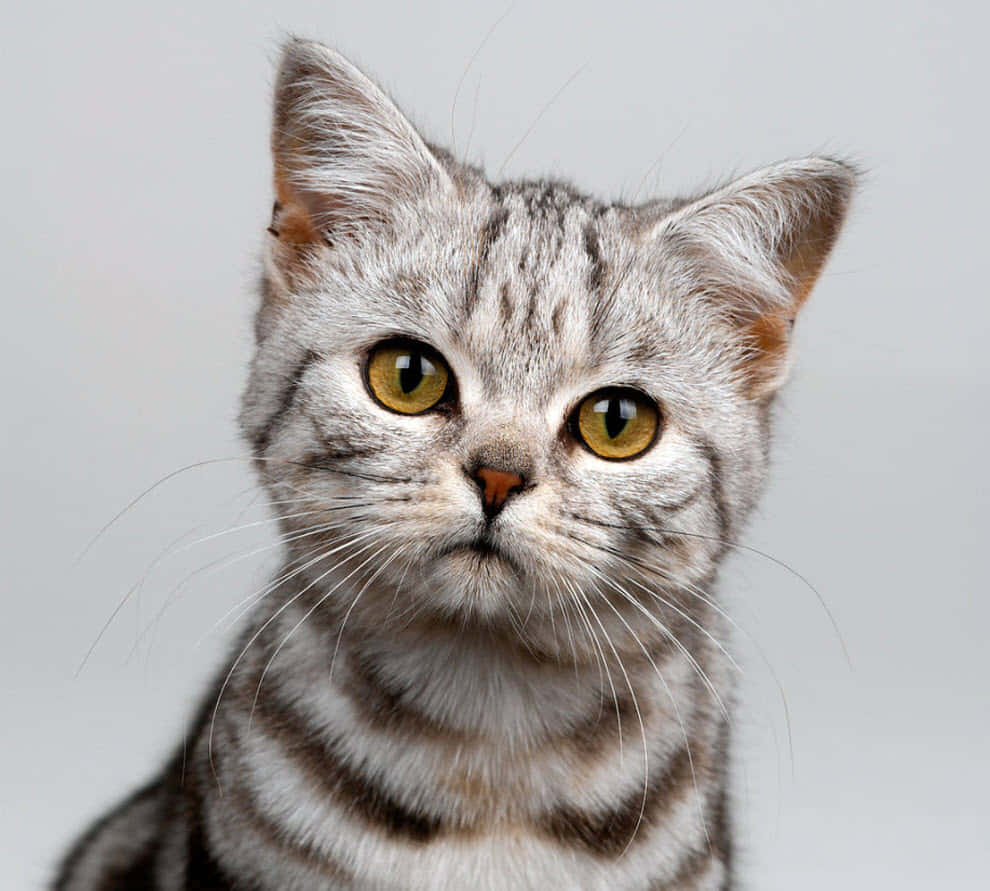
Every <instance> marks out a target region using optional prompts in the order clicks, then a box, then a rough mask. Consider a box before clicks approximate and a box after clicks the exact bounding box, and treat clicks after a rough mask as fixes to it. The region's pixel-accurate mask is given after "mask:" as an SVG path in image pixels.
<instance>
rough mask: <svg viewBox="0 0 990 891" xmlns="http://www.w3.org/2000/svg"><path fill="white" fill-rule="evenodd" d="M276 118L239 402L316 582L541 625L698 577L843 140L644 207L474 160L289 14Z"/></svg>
mask: <svg viewBox="0 0 990 891" xmlns="http://www.w3.org/2000/svg"><path fill="white" fill-rule="evenodd" d="M273 145H274V152H275V167H276V190H277V198H278V201H277V203H276V209H275V214H274V218H273V221H272V227H271V229H270V230H269V232H270V240H269V243H268V247H267V252H266V268H265V282H264V289H263V290H264V298H263V305H262V307H261V310H260V312H259V317H258V329H257V330H258V350H257V354H256V357H255V360H254V364H253V368H252V374H251V379H250V382H249V385H248V388H247V391H246V394H245V399H244V408H243V413H242V422H243V426H244V429H245V432H246V435H247V437H248V439H249V441H250V442H251V444H252V447H253V449H254V451H255V454H256V455H257V456H258V458H259V468H260V472H261V474H262V476H263V478H264V480H265V482H266V484H267V485H268V487H269V490H270V492H271V494H272V497H273V501H274V502H275V504H276V509H277V510H278V511H279V513H280V514H281V515H283V516H285V517H286V519H284V520H283V532H284V534H285V537H286V540H287V542H288V543H289V547H290V550H291V551H292V553H293V556H294V558H295V559H296V560H297V561H298V565H304V564H307V563H309V564H310V565H308V566H307V569H306V571H307V572H308V573H310V574H311V575H314V574H315V577H320V578H321V582H320V584H321V585H322V587H323V588H325V589H327V590H329V589H332V588H333V587H334V586H335V585H336V586H337V588H336V592H335V593H329V594H328V595H327V602H328V604H331V605H332V604H334V603H335V602H336V601H337V600H340V601H343V602H345V603H344V605H345V606H347V604H350V605H351V608H355V606H354V605H355V604H360V606H358V607H356V616H358V617H361V618H359V620H361V621H366V622H376V621H377V622H381V623H387V622H389V621H392V620H396V621H398V620H401V619H402V618H403V617H405V618H409V617H415V616H430V617H433V618H441V619H443V618H445V619H450V620H453V621H458V622H464V623H474V622H477V623H484V624H487V625H490V626H492V627H496V626H508V627H512V628H515V629H517V630H518V629H521V628H522V627H523V626H525V628H526V629H527V635H528V636H529V637H530V638H531V640H532V641H533V642H534V643H537V644H538V645H540V646H545V647H547V648H552V647H554V646H555V644H554V643H552V641H555V640H558V635H557V633H556V628H555V626H556V625H557V624H558V623H560V624H561V625H562V626H563V623H564V621H567V622H568V623H570V622H571V621H572V620H573V622H574V624H575V626H579V625H581V624H582V623H583V625H584V626H591V627H592V628H593V627H594V624H593V623H595V622H599V623H602V622H608V623H610V624H611V625H612V626H615V625H616V623H617V622H619V621H621V622H623V623H624V622H627V621H628V620H629V617H630V616H632V615H634V614H635V613H636V611H637V610H640V611H641V610H642V609H643V605H644V604H648V603H649V601H650V597H651V596H652V593H655V592H656V591H660V590H662V591H666V592H668V594H670V595H671V596H675V594H676V592H677V591H679V590H681V591H683V590H689V589H690V588H691V586H697V585H699V584H701V583H703V582H704V581H705V580H706V579H708V578H709V577H710V576H711V574H712V572H713V570H714V567H715V564H716V562H717V560H718V557H719V556H720V554H721V553H722V551H723V549H724V546H725V544H724V543H725V542H726V541H728V540H731V538H732V536H733V534H734V533H735V531H736V529H737V528H738V526H739V524H740V523H741V522H742V520H743V519H744V517H745V515H746V513H747V511H748V510H749V508H750V506H751V504H752V503H753V500H754V498H755V496H756V494H757V493H758V491H759V488H760V485H761V482H762V479H763V476H764V473H765V464H766V450H767V436H768V430H767V408H768V404H769V401H770V399H771V397H772V394H773V392H774V391H775V389H776V387H777V386H778V385H779V383H780V381H781V379H782V377H783V374H784V372H785V371H786V353H787V340H788V336H789V333H790V326H791V323H792V321H793V318H794V314H795V313H796V311H797V308H798V307H799V305H800V304H801V302H802V301H803V300H804V298H805V296H806V295H807V292H808V290H810V287H811V284H812V282H813V281H814V278H815V277H816V276H817V274H818V271H819V270H820V268H821V265H822V263H823V262H824V260H825V258H826V256H827V254H828V251H829V249H830V247H831V244H832V242H833V240H834V238H835V235H836V233H837V231H838V227H839V223H840V220H841V217H842V214H843V212H844V209H845V206H846V203H847V201H848V197H849V193H850V191H851V187H852V174H851V172H850V171H849V169H848V168H847V167H845V166H844V165H841V164H839V163H837V162H833V161H827V160H820V159H809V160H805V161H799V162H792V163H789V164H784V165H779V166H777V167H775V168H770V169H769V170H766V171H762V172H760V173H758V174H754V175H751V176H749V177H745V178H743V179H742V180H739V181H737V182H736V183H734V184H732V185H730V186H728V187H726V188H724V189H722V190H719V191H716V192H714V193H711V194H709V195H706V196H703V197H701V198H698V199H696V200H694V201H682V202H654V203H651V204H648V205H645V206H642V207H638V208H629V207H622V206H616V205H607V204H602V203H599V202H596V201H593V200H591V199H589V198H586V197H584V196H582V195H580V194H578V193H576V192H575V191H574V190H573V189H571V188H569V187H568V186H565V185H563V184H560V183H553V182H524V183H515V184H508V185H501V186H497V187H493V186H491V185H489V184H488V183H487V182H486V181H485V180H484V178H483V177H482V175H481V174H480V172H479V171H476V170H474V169H471V168H468V167H466V166H464V165H461V164H458V163H457V162H456V161H454V160H453V159H452V158H451V157H450V156H449V155H447V154H445V153H443V152H441V151H439V150H436V149H431V148H429V147H428V146H427V145H426V144H425V143H424V142H423V141H422V139H421V138H420V137H419V136H418V135H417V134H416V133H415V131H414V130H413V129H412V127H411V126H410V125H409V124H408V122H407V121H406V120H405V119H404V118H403V117H402V116H401V114H400V113H399V112H398V111H397V109H396V108H395V107H394V105H392V103H391V102H390V101H389V100H388V99H387V98H386V97H385V96H384V95H383V94H382V93H381V92H380V91H379V90H378V89H377V88H376V87H375V86H374V85H373V84H371V83H370V82H369V81H368V80H367V79H366V78H364V76H363V75H361V74H360V73H359V72H357V71H356V70H355V69H354V68H353V67H352V66H350V65H349V63H347V62H346V61H345V60H343V59H342V58H341V57H339V56H338V55H336V54H335V53H332V52H331V51H329V50H327V49H325V48H324V47H321V46H319V45H316V44H308V43H299V42H295V43H292V44H290V45H289V47H288V48H287V50H286V54H285V57H284V59H283V64H282V68H281V71H280V76H279V81H278V86H277V89H276V112H275V135H274V139H273ZM321 555H322V556H321ZM345 592H346V593H345ZM651 592H652V593H651ZM551 627H553V628H554V632H555V633H554V634H553V635H552V637H551V635H550V634H549V632H548V629H550V628H551ZM613 630H614V628H613ZM562 635H563V631H561V636H562ZM571 645H572V646H573V637H572V643H571Z"/></svg>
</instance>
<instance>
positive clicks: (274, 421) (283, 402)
mask: <svg viewBox="0 0 990 891" xmlns="http://www.w3.org/2000/svg"><path fill="white" fill-rule="evenodd" d="M319 358H320V357H319V356H318V355H317V354H316V353H314V352H313V351H312V350H308V351H307V352H306V355H305V356H304V357H303V359H302V361H300V362H299V364H298V365H296V367H295V370H294V371H293V372H292V375H291V376H290V377H289V382H288V384H286V386H285V389H283V391H282V395H281V396H280V397H279V402H278V408H276V409H275V411H274V412H273V413H272V415H271V417H269V419H268V420H267V421H266V422H265V425H264V426H263V427H262V428H261V429H260V430H259V431H258V432H257V433H256V434H255V436H254V451H255V454H256V455H258V456H259V457H260V456H261V455H264V453H265V451H266V450H267V449H268V445H269V443H270V442H271V438H272V434H273V433H274V432H275V430H276V429H277V428H278V426H279V425H280V424H281V423H282V421H283V420H284V419H285V416H286V414H288V412H289V409H290V408H292V403H293V402H294V401H295V398H296V393H297V392H299V386H300V384H301V383H302V379H303V375H304V374H305V373H306V370H307V369H308V368H309V366H310V365H312V364H313V363H314V362H316V361H317V360H318V359H319Z"/></svg>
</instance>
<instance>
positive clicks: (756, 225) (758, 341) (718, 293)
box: [651, 158, 856, 398]
mask: <svg viewBox="0 0 990 891" xmlns="http://www.w3.org/2000/svg"><path fill="white" fill-rule="evenodd" d="M855 184H856V172H855V170H854V169H853V168H852V167H851V166H850V165H848V164H845V163H843V162H840V161H833V160H830V159H827V158H805V159H803V160H800V161H788V162H784V163H782V164H777V165H774V166H772V167H768V168H765V169H763V170H759V171H757V172H755V173H751V174H749V175H747V176H744V177H742V178H740V179H737V180H735V181H734V182H732V183H730V184H729V185H727V186H725V187H723V188H721V189H717V190H716V191H714V192H711V193H709V194H707V195H705V196H704V197H702V198H699V199H697V200H695V201H692V202H690V203H688V204H685V205H684V206H682V207H681V208H679V209H678V210H675V211H674V212H673V213H671V214H669V215H668V216H666V217H664V218H663V219H662V220H660V221H659V222H658V223H657V224H656V226H655V228H654V230H653V233H652V234H651V239H656V240H657V241H655V242H654V243H655V244H657V243H661V244H663V245H664V246H665V248H666V249H667V250H669V251H670V254H669V256H672V257H673V258H676V259H675V262H676V261H680V262H682V263H683V262H686V263H687V268H686V269H684V272H685V273H686V275H687V276H688V280H690V281H691V282H692V287H693V288H694V289H695V290H696V291H698V292H700V293H701V295H702V296H704V297H706V298H708V299H709V302H710V305H712V306H714V307H715V309H716V312H717V314H718V315H719V316H721V317H723V318H726V319H728V320H729V322H730V323H731V324H732V325H733V327H734V328H735V329H736V330H737V331H738V333H739V334H740V335H741V338H742V342H743V345H744V357H743V362H742V367H741V371H742V373H743V375H744V379H745V385H746V388H747V390H748V392H749V393H750V395H752V396H753V397H755V398H759V397H763V396H768V395H770V394H772V393H773V392H774V391H775V390H776V389H777V388H778V387H779V386H780V384H781V383H783V380H784V378H785V377H786V373H787V365H788V345H789V340H790V333H791V328H792V326H793V323H794V319H795V317H796V315H797V313H798V310H799V309H800V308H801V306H802V305H803V304H804V302H805V301H806V300H807V298H808V295H809V294H810V292H811V289H812V287H813V285H814V284H815V281H816V280H817V278H818V276H819V274H820V273H821V271H822V268H823V266H824V265H825V261H826V260H827V259H828V255H829V253H830V252H831V250H832V247H833V245H834V244H835V240H836V238H837V236H838V234H839V230H840V228H841V227H842V222H843V220H844V218H845V215H846V211H847V210H848V207H849V203H850V199H851V197H852V193H853V190H854V188H855Z"/></svg>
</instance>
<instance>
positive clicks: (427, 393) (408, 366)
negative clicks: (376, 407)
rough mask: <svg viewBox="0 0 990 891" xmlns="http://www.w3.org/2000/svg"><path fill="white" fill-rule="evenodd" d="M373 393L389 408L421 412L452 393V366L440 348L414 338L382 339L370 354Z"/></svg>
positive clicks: (370, 383)
mask: <svg viewBox="0 0 990 891" xmlns="http://www.w3.org/2000/svg"><path fill="white" fill-rule="evenodd" d="M366 380H367V384H368V389H369V390H370V391H371V395H372V396H374V397H375V399H376V400H377V401H378V402H379V403H380V404H381V405H382V406H384V407H385V408H387V409H389V411H394V412H398V413H399V414H403V415H418V414H422V413H423V412H425V411H429V410H430V409H431V408H435V407H436V406H437V405H438V404H439V403H440V402H441V401H442V400H443V398H444V396H446V395H448V390H449V387H450V383H451V375H450V369H449V368H448V367H447V363H446V362H445V361H444V360H443V358H442V357H441V356H440V354H439V353H437V351H436V350H434V349H431V348H430V347H428V346H426V344H422V343H417V342H416V341H414V340H390V341H386V342H385V343H380V344H379V345H378V346H376V347H375V348H374V349H373V350H372V351H371V355H370V356H369V357H368V365H367V369H366Z"/></svg>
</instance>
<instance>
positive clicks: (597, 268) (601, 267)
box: [584, 223, 605, 294]
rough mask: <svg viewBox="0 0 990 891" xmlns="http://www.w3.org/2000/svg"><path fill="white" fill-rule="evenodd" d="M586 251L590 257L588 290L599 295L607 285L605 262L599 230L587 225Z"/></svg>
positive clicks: (585, 235) (589, 224)
mask: <svg viewBox="0 0 990 891" xmlns="http://www.w3.org/2000/svg"><path fill="white" fill-rule="evenodd" d="M584 251H585V253H586V254H587V255H588V264H589V265H588V290H589V291H591V293H592V294H597V293H598V292H599V291H600V290H601V288H602V285H603V284H604V283H605V261H604V260H603V259H602V248H601V242H600V241H599V238H598V230H597V229H596V228H595V227H594V226H593V225H592V224H591V223H587V224H586V225H585V227H584Z"/></svg>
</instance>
